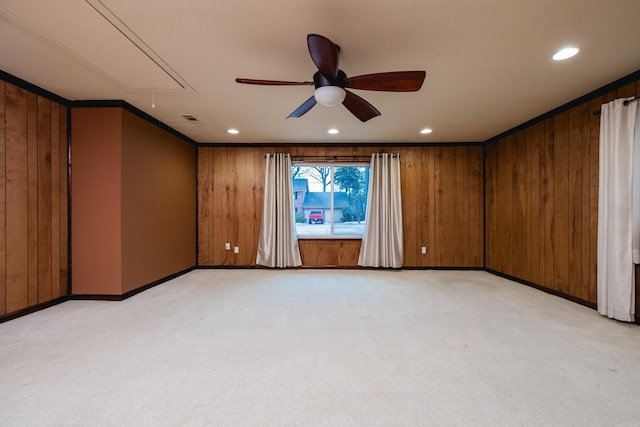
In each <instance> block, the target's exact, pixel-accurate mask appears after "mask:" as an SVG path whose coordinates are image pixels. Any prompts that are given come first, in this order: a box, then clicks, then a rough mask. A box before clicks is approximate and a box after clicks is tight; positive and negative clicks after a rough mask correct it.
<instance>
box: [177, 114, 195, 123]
mask: <svg viewBox="0 0 640 427" xmlns="http://www.w3.org/2000/svg"><path fill="white" fill-rule="evenodd" d="M180 115H181V116H182V117H183V118H185V119H186V120H189V121H190V122H197V121H198V119H196V118H195V117H193V116H192V115H191V114H180Z"/></svg>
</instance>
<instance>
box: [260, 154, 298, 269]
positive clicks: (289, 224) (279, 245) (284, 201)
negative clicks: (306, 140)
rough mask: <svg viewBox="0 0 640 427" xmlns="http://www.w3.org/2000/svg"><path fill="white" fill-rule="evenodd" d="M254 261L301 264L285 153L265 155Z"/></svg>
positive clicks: (288, 162) (294, 265)
mask: <svg viewBox="0 0 640 427" xmlns="http://www.w3.org/2000/svg"><path fill="white" fill-rule="evenodd" d="M256 264H258V265H264V266H266V267H280V268H285V267H299V266H301V265H302V261H301V259H300V249H299V248H298V236H297V235H296V224H295V215H294V212H293V188H292V184H291V157H289V154H285V153H276V154H269V155H267V156H266V168H265V179H264V209H263V212H262V226H261V227H260V238H259V241H258V254H257V256H256Z"/></svg>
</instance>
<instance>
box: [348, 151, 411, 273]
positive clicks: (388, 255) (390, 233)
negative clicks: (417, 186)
mask: <svg viewBox="0 0 640 427" xmlns="http://www.w3.org/2000/svg"><path fill="white" fill-rule="evenodd" d="M403 255H404V254H403V236H402V197H401V194H400V156H399V155H397V154H388V153H382V154H373V155H372V156H371V166H370V169H369V198H368V199H367V221H366V226H365V232H364V236H363V237H362V246H361V247H360V256H359V258H358V264H359V265H361V266H363V267H387V268H400V267H402V264H403V260H404V258H403Z"/></svg>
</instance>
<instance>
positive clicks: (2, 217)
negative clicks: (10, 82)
mask: <svg viewBox="0 0 640 427" xmlns="http://www.w3.org/2000/svg"><path fill="white" fill-rule="evenodd" d="M5 123H6V84H5V82H4V81H2V80H0V315H3V314H5V313H6V312H7V281H6V278H7V275H6V273H7V252H6V237H7V234H6V230H7V227H6V223H7V222H6V211H7V209H6V207H7V206H6V205H7V203H6V193H5V185H3V184H4V183H5V182H6V180H7V175H6V168H5V165H6V161H5V160H6V147H7V144H6V142H7V138H6V133H5Z"/></svg>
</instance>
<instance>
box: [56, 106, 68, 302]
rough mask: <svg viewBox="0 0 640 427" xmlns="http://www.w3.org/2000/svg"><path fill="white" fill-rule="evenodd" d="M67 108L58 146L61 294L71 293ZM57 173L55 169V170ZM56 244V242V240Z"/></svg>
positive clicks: (63, 117) (61, 123) (61, 125)
mask: <svg viewBox="0 0 640 427" xmlns="http://www.w3.org/2000/svg"><path fill="white" fill-rule="evenodd" d="M67 111H68V110H67V108H66V107H64V108H63V107H62V106H61V108H60V114H59V120H60V126H59V135H60V136H59V147H58V155H59V161H58V172H57V173H58V176H59V177H60V178H59V183H58V194H59V200H60V204H59V206H60V208H59V209H60V214H59V215H58V222H59V224H60V239H59V241H58V242H57V245H58V248H59V251H60V263H59V271H58V277H59V279H58V281H59V286H60V295H67V294H68V293H69V239H68V236H69V168H68V158H69V141H68V136H67V135H68V132H67V129H68V125H69V123H68V120H67ZM54 173H55V171H54ZM54 244H56V242H55V241H54Z"/></svg>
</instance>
